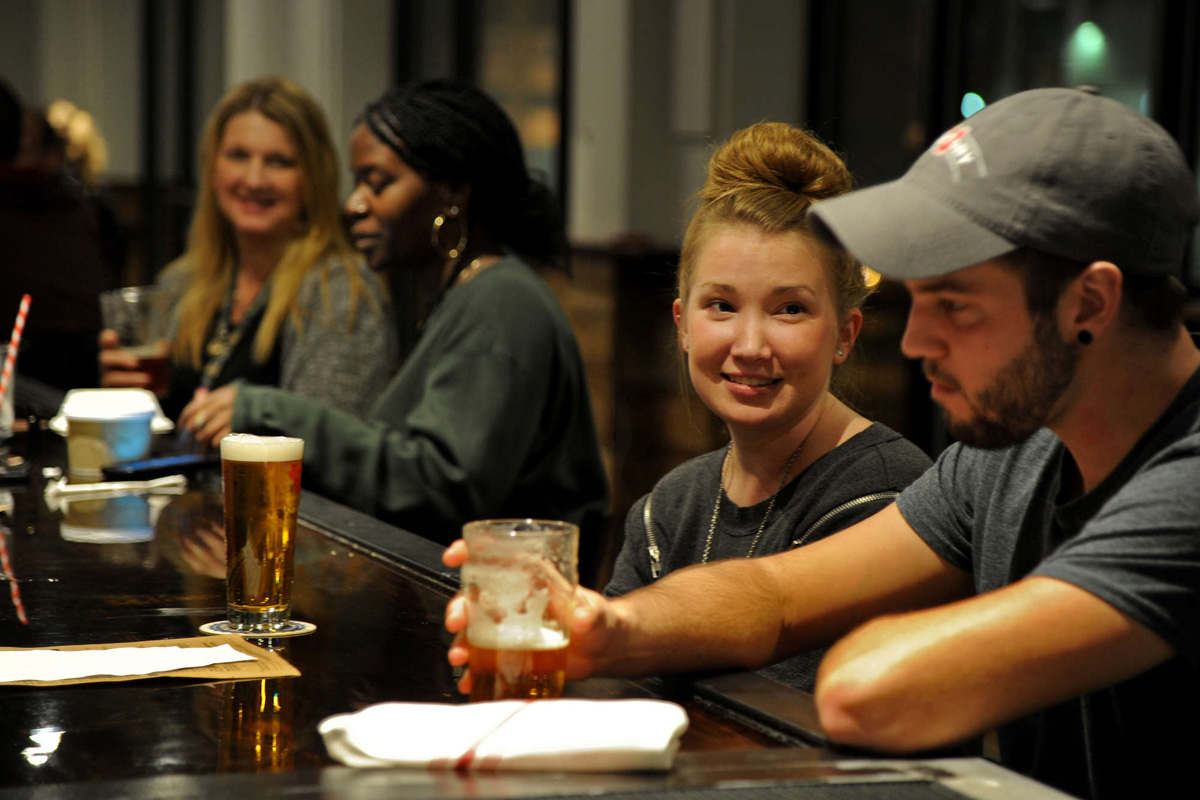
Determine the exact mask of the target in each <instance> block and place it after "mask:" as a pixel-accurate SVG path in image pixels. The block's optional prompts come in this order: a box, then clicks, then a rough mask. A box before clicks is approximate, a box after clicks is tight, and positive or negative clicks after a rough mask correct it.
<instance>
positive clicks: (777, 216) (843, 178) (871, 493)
mask: <svg viewBox="0 0 1200 800" xmlns="http://www.w3.org/2000/svg"><path fill="white" fill-rule="evenodd" d="M849 188H850V174H849V172H848V171H847V170H846V167H845V165H844V164H843V163H842V162H841V160H840V159H839V158H838V157H837V156H836V155H835V154H834V153H833V152H832V151H831V150H830V149H829V148H827V147H826V146H825V145H824V144H822V143H821V142H819V141H817V139H815V138H814V137H813V136H811V135H810V134H808V133H805V132H804V131H801V130H799V129H797V128H793V127H792V126H790V125H785V124H783V123H760V124H758V125H754V126H752V127H749V128H746V129H744V130H741V131H738V132H737V133H735V134H734V135H733V137H732V138H731V139H730V140H729V141H728V142H727V143H726V144H725V145H723V146H722V147H721V148H720V149H719V150H717V152H716V153H715V154H714V155H713V157H712V160H711V161H710V162H709V167H708V180H707V182H706V183H705V185H704V189H703V190H702V191H701V193H700V206H699V209H698V210H697V211H696V213H695V215H694V216H693V217H692V221H691V223H690V224H689V225H688V229H687V233H686V235H685V237H684V241H683V250H682V252H681V257H680V263H679V276H678V290H679V297H678V299H677V300H675V303H674V309H673V310H674V317H675V325H676V327H677V328H678V334H679V346H680V349H681V350H682V352H683V357H684V360H685V361H686V362H687V371H688V375H689V377H690V378H691V382H692V386H693V387H694V388H695V390H696V393H697V394H698V395H699V396H700V399H701V400H702V401H703V402H704V404H705V405H706V406H708V408H709V409H710V410H711V411H712V412H713V413H714V414H716V415H717V416H718V417H720V418H721V419H722V420H723V421H724V422H725V424H726V426H727V427H728V429H729V435H730V442H729V445H728V446H727V447H722V448H720V449H719V450H716V451H714V452H712V453H708V454H706V455H702V456H699V457H697V458H694V459H692V460H691V461H688V462H686V463H684V464H682V465H681V466H679V467H677V468H675V469H674V470H672V471H671V472H670V473H668V474H667V475H666V476H665V477H664V478H662V479H661V480H660V481H659V482H658V484H657V485H656V486H655V487H654V490H653V491H652V492H651V493H650V494H649V495H647V496H646V497H643V498H642V499H641V500H639V501H638V502H636V503H634V505H633V507H632V508H631V509H630V511H629V516H628V517H627V519H626V523H625V543H624V546H623V547H622V549H621V552H620V554H619V555H618V557H617V563H616V567H615V569H614V572H613V577H612V580H611V581H610V582H609V584H608V586H607V587H606V588H605V594H607V595H609V596H616V595H621V594H625V593H626V592H630V591H632V590H634V589H636V588H638V587H640V586H644V585H646V584H648V583H650V582H651V581H653V580H655V579H656V578H658V577H659V576H661V575H664V574H666V573H667V572H671V571H673V570H676V569H680V568H682V567H685V566H688V565H690V564H698V563H703V562H707V561H716V560H718V559H723V558H749V557H751V556H762V555H767V554H770V553H777V552H780V551H782V550H787V549H789V548H791V547H798V546H801V545H806V544H810V543H811V542H813V541H816V540H818V539H821V538H824V537H825V536H828V535H830V534H832V533H834V532H835V531H839V530H842V529H844V528H846V527H849V526H850V525H852V524H853V523H855V522H858V521H860V520H863V519H866V518H867V517H869V516H870V515H872V514H874V513H875V512H876V511H878V510H880V509H881V508H883V507H884V506H885V505H887V504H889V503H891V502H892V500H893V499H894V498H895V497H896V495H897V493H898V492H899V490H900V489H903V488H904V487H905V486H907V485H908V484H909V483H911V482H912V481H913V480H914V479H916V478H917V476H919V475H920V474H921V473H922V472H924V471H925V469H926V467H928V466H929V464H930V461H929V458H928V457H927V456H926V455H925V454H924V453H922V452H921V451H920V450H919V449H918V448H917V447H916V446H915V445H913V444H912V443H911V442H909V441H908V440H906V439H904V438H903V437H901V436H900V435H899V434H898V433H896V432H895V431H892V430H891V429H889V428H887V427H886V426H884V425H882V424H880V423H878V422H876V423H872V422H871V421H870V420H868V419H866V418H864V417H863V416H862V415H860V414H858V413H857V412H856V411H854V410H853V409H852V408H850V407H849V406H848V405H847V404H846V403H844V402H842V401H841V400H839V399H838V397H837V396H836V395H835V394H834V393H833V391H831V389H830V385H831V378H832V376H833V372H834V370H835V369H836V368H837V367H838V366H839V365H841V364H843V363H844V362H845V361H846V359H847V358H849V356H850V351H851V348H853V346H854V341H855V339H856V338H857V336H858V332H859V329H860V327H861V325H862V311H861V310H860V308H859V306H860V305H861V304H862V302H863V300H865V299H866V296H867V294H868V291H869V290H868V288H867V287H866V285H865V281H864V274H863V273H864V270H863V268H862V267H861V266H860V265H859V264H858V263H856V262H855V261H854V260H853V259H851V257H850V256H849V255H847V254H846V253H842V252H834V251H831V250H829V249H828V248H826V247H825V246H824V245H822V244H820V243H819V242H818V241H817V240H816V239H814V238H813V237H812V235H811V234H810V233H809V230H808V221H807V212H808V208H809V206H810V205H811V204H812V203H813V202H815V201H817V200H820V199H824V198H826V197H832V196H834V195H838V194H842V193H844V192H846V191H848V190H849ZM818 662H819V654H816V653H806V654H802V655H800V656H797V657H796V658H793V659H790V660H788V661H785V662H783V663H781V664H776V665H773V666H771V667H768V668H766V669H765V670H763V672H764V673H765V674H767V675H769V676H771V677H774V678H776V679H778V680H781V681H784V682H787V683H792V684H794V685H797V686H800V687H801V688H804V689H807V690H811V689H812V683H813V680H814V678H815V676H816V666H817V663H818Z"/></svg>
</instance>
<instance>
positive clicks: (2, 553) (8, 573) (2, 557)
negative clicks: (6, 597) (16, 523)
mask: <svg viewBox="0 0 1200 800" xmlns="http://www.w3.org/2000/svg"><path fill="white" fill-rule="evenodd" d="M9 532H10V531H8V530H7V529H6V528H0V574H3V575H4V579H5V580H6V581H8V593H9V594H10V595H12V604H13V608H14V609H16V611H17V619H18V620H20V622H21V624H22V625H28V624H29V617H28V616H26V615H25V604H24V603H22V602H21V587H20V585H19V584H18V583H17V576H16V575H14V574H13V570H12V562H11V561H9V558H8V545H6V544H5V543H4V537H5V535H6V534H8V533H9Z"/></svg>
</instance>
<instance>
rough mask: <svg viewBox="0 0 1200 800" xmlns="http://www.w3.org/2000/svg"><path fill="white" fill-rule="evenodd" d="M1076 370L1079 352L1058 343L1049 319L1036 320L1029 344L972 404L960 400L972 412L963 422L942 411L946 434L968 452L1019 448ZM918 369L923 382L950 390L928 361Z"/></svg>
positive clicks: (1042, 422) (1044, 421)
mask: <svg viewBox="0 0 1200 800" xmlns="http://www.w3.org/2000/svg"><path fill="white" fill-rule="evenodd" d="M1078 364H1079V347H1078V346H1076V345H1074V344H1072V343H1068V342H1064V341H1063V340H1062V339H1061V338H1059V335H1058V330H1057V326H1056V325H1055V324H1054V320H1053V319H1052V318H1049V317H1046V318H1038V319H1037V321H1036V322H1035V324H1034V329H1033V342H1032V343H1031V344H1030V345H1029V346H1028V347H1026V348H1025V350H1023V351H1022V352H1021V353H1019V354H1017V356H1016V357H1014V358H1013V359H1012V360H1011V361H1009V362H1008V363H1007V364H1006V365H1004V366H1003V367H1002V368H1001V369H1000V371H999V372H998V373H997V374H996V377H995V379H994V380H992V382H991V383H990V384H989V385H988V386H987V387H985V388H984V389H983V391H981V392H980V393H979V394H978V396H977V397H976V398H975V399H974V400H972V399H971V398H966V395H965V394H964V395H963V396H964V398H966V400H967V403H968V404H969V405H970V406H971V410H972V412H973V413H972V415H971V416H970V417H969V418H967V419H954V418H953V417H951V416H950V412H949V411H946V410H945V409H943V414H944V419H945V422H946V428H947V430H948V431H949V432H950V435H951V436H953V437H954V438H955V439H957V440H958V441H960V442H962V443H963V444H967V445H970V446H972V447H984V448H998V447H1008V446H1009V445H1013V444H1016V443H1018V442H1022V441H1024V440H1025V439H1028V438H1029V437H1030V436H1032V435H1033V434H1034V432H1035V431H1037V430H1038V429H1039V428H1042V427H1044V426H1045V425H1046V424H1047V423H1048V422H1049V421H1050V415H1051V413H1052V412H1053V409H1054V406H1055V404H1056V403H1057V402H1058V400H1059V398H1060V397H1062V394H1063V392H1064V391H1065V390H1066V388H1067V386H1069V385H1070V383H1071V381H1072V380H1073V379H1074V378H1075V369H1076V367H1077V366H1078ZM924 367H925V374H926V375H927V376H928V377H930V378H933V377H938V378H939V380H941V381H942V382H944V383H951V384H952V385H953V382H952V381H947V380H946V378H945V377H943V376H940V375H938V373H937V371H936V368H934V367H933V366H931V365H930V363H929V362H928V361H927V362H925V365H924ZM960 391H961V390H960Z"/></svg>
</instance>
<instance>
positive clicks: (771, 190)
mask: <svg viewBox="0 0 1200 800" xmlns="http://www.w3.org/2000/svg"><path fill="white" fill-rule="evenodd" d="M851 184H852V180H851V177H850V171H849V170H847V169H846V165H845V164H844V163H842V160H841V159H840V158H838V156H837V155H836V154H835V153H834V152H833V151H832V150H830V149H829V148H828V147H827V146H826V145H825V144H823V143H822V142H820V141H819V140H818V139H817V138H816V137H815V136H813V135H812V134H810V133H807V132H805V131H802V130H800V129H799V128H794V127H792V126H791V125H787V124H785V123H782V122H760V123H758V124H756V125H751V126H750V127H749V128H743V129H742V130H740V131H738V132H737V133H735V134H733V136H732V137H730V139H729V141H728V142H726V143H725V144H723V145H721V147H720V148H718V149H717V151H716V152H715V153H714V154H713V156H712V158H711V159H710V160H709V162H708V179H707V180H706V181H705V183H704V188H703V189H701V190H700V193H699V194H698V195H697V199H698V201H699V208H697V210H696V213H695V214H694V215H693V216H692V220H691V222H690V223H689V224H688V227H687V233H686V234H684V238H683V249H682V251H681V252H680V258H679V272H678V292H679V298H680V300H681V301H683V303H684V304H685V305H686V304H687V298H688V292H689V291H690V289H691V282H692V272H693V270H694V267H695V262H696V258H697V257H698V255H699V253H700V250H701V249H702V248H703V247H704V245H705V244H706V243H707V242H708V240H709V239H710V238H711V237H712V235H713V233H714V232H715V231H716V230H718V229H720V228H722V227H725V226H729V225H737V224H743V225H751V226H753V227H755V228H758V229H759V230H761V231H763V232H764V233H768V234H783V233H796V234H801V235H805V236H809V235H811V234H810V229H809V224H808V209H809V208H810V207H811V206H812V204H813V203H814V202H815V201H817V200H823V199H825V198H828V197H835V196H837V195H839V194H844V193H846V192H847V191H849V190H850V188H851ZM821 249H822V250H823V251H824V252H826V253H828V257H827V258H826V259H825V264H826V269H827V270H828V274H829V277H830V285H831V286H832V287H833V294H834V302H835V304H836V306H837V309H838V318H839V319H845V318H846V315H847V314H849V313H850V312H851V311H853V310H854V309H856V308H858V307H859V306H861V305H862V303H863V301H864V300H865V299H866V298H867V295H868V294H870V290H869V289H868V288H867V286H866V283H865V280H864V277H863V270H862V267H861V266H860V265H859V264H858V262H857V261H855V260H854V259H853V258H852V257H851V256H850V255H849V254H848V253H845V252H844V251H841V250H832V249H826V248H824V247H822V248H821Z"/></svg>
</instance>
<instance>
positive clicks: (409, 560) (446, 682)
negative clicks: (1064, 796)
mask: <svg viewBox="0 0 1200 800" xmlns="http://www.w3.org/2000/svg"><path fill="white" fill-rule="evenodd" d="M13 449H14V452H23V451H24V452H26V453H27V454H28V455H29V456H30V461H31V463H33V464H34V466H35V468H34V469H33V470H32V474H31V476H30V479H29V480H28V482H26V483H20V484H15V485H10V486H3V487H0V508H2V507H4V506H8V507H9V508H8V510H7V511H5V512H4V513H2V514H0V523H2V526H0V535H2V536H3V537H4V544H5V553H4V554H5V555H6V556H7V559H6V560H5V563H4V565H3V567H4V568H3V572H2V573H0V646H5V647H50V646H59V645H67V644H99V643H109V642H131V641H139V640H158V639H172V638H185V637H192V636H196V635H198V628H199V626H200V625H201V624H203V623H206V622H211V621H214V620H218V619H221V618H223V617H224V608H225V600H224V544H223V539H222V531H221V495H220V484H219V475H216V474H211V473H210V474H209V475H207V476H204V475H201V476H198V477H197V478H196V479H195V480H193V481H192V483H191V485H190V486H189V488H188V491H187V492H186V493H184V494H181V495H141V496H136V497H134V496H126V497H123V498H120V499H109V500H107V501H104V500H76V501H72V502H70V503H68V504H67V505H66V506H65V507H61V506H60V507H59V508H57V509H55V508H53V507H52V506H54V505H55V504H54V503H49V504H48V502H47V498H46V497H45V496H44V491H45V486H46V483H47V479H45V478H44V477H43V476H42V474H41V472H40V467H41V466H42V465H44V464H59V465H64V466H65V448H64V445H63V442H62V440H61V439H59V438H58V437H57V436H56V435H55V434H52V433H49V432H46V431H41V432H34V433H29V434H25V435H24V436H22V435H18V437H17V440H16V441H15V442H14V444H13ZM301 520H302V524H301V529H300V533H299V536H298V537H297V548H296V569H295V590H294V596H293V606H292V608H293V611H292V614H293V617H294V618H296V619H300V620H305V621H308V622H312V623H314V624H315V625H316V626H317V630H316V632H314V633H312V634H310V635H306V636H300V637H294V638H289V639H274V640H270V642H269V643H268V642H263V641H262V640H255V641H256V643H259V644H269V645H270V646H271V647H272V648H274V649H278V651H279V652H280V654H281V655H282V656H283V657H284V658H285V659H286V660H287V661H289V662H291V663H292V664H293V665H295V666H296V667H297V668H298V669H299V670H300V672H301V675H300V677H296V678H272V679H266V680H242V681H224V682H206V681H197V680H183V679H177V678H156V679H149V680H138V681H127V682H118V683H93V684H82V685H76V686H57V687H23V686H0V798H16V797H43V796H44V797H232V796H250V795H254V796H281V795H284V794H286V795H287V796H288V797H323V798H342V797H345V798H368V797H371V798H373V797H390V796H399V795H403V796H406V797H407V796H413V797H424V796H429V797H461V796H546V795H572V794H590V793H595V792H598V791H605V792H636V793H639V794H638V796H645V797H651V796H653V795H654V794H656V793H662V792H663V791H668V790H669V791H670V792H671V793H672V796H678V797H687V796H689V794H690V793H693V792H695V791H700V790H701V789H703V790H704V791H709V790H711V789H714V788H715V787H719V786H721V785H725V784H727V783H728V782H729V781H734V782H735V783H736V784H737V785H738V786H741V787H742V788H743V789H744V790H748V789H749V788H750V786H751V785H756V784H748V783H747V781H751V780H753V781H758V782H760V783H761V784H762V786H763V787H766V788H769V787H771V786H776V787H777V786H779V785H780V784H781V783H786V784H788V785H790V786H793V787H795V786H811V787H813V788H814V790H815V789H816V788H820V789H821V790H822V791H825V792H828V791H831V790H835V787H837V786H844V787H848V788H853V787H854V786H863V785H867V786H875V787H876V788H882V784H887V785H888V786H889V787H890V786H899V787H901V789H902V790H904V791H909V792H912V791H918V790H922V791H927V792H928V791H935V790H936V791H940V792H942V793H941V794H937V793H934V794H929V793H925V794H920V793H917V794H912V793H910V794H890V795H887V796H894V797H914V798H916V797H964V796H976V795H975V794H972V793H971V792H970V791H969V789H970V786H971V785H974V783H978V784H979V785H983V784H989V785H990V783H989V782H991V783H994V782H995V781H996V780H997V778H998V777H999V778H1002V779H1003V781H1009V782H1015V784H1014V785H1019V787H1020V788H1021V791H1020V792H1015V793H1013V794H1007V795H1005V794H991V795H987V794H984V795H978V796H981V797H987V796H991V797H1001V796H1012V797H1016V796H1021V797H1035V796H1045V797H1051V796H1055V795H1053V794H1052V793H1045V794H1040V795H1038V794H1037V793H1036V792H1039V791H1040V792H1048V790H1045V789H1044V788H1043V787H1040V786H1038V785H1037V784H1032V783H1030V782H1028V781H1022V780H1021V779H1020V778H1018V777H1016V776H1013V775H1012V774H1011V773H1007V772H1005V771H1003V770H1001V769H1000V768H998V767H996V766H994V765H991V764H990V763H988V762H984V761H982V760H980V759H953V760H943V761H940V762H931V761H929V762H918V761H893V762H886V761H863V760H857V759H849V760H848V757H847V756H845V755H841V756H839V755H838V754H836V753H834V752H832V751H829V750H825V749H821V748H820V746H819V745H820V741H821V740H820V737H819V733H818V732H817V731H816V723H815V718H814V716H813V714H812V708H811V702H810V700H809V698H808V696H807V695H805V694H804V693H801V692H797V691H795V690H791V689H788V688H787V687H782V686H780V685H778V684H775V683H773V682H770V681H767V680H765V679H763V678H760V677H758V676H754V675H746V674H734V675H728V676H720V677H716V678H710V679H708V680H705V681H700V682H697V683H695V684H690V683H685V682H675V681H672V682H664V681H658V680H650V681H640V682H633V681H624V680H608V679H606V680H591V681H584V682H580V683H575V684H569V686H568V694H569V695H571V696H575V697H588V698H612V697H656V696H657V697H665V698H667V699H672V700H675V701H676V702H679V703H680V704H681V705H683V706H684V708H685V709H686V710H687V712H688V716H689V719H690V724H689V729H688V731H687V733H686V734H685V736H684V739H683V743H682V750H681V753H680V756H679V758H678V761H677V766H676V769H675V770H673V771H672V772H671V773H669V774H666V775H650V774H643V775H570V774H539V775H494V776H477V775H460V774H457V773H427V772H418V771H411V770H410V771H405V770H394V769H383V770H351V769H348V768H344V767H340V766H336V765H335V762H333V761H332V760H331V759H330V758H329V757H328V756H327V754H326V752H325V748H324V745H323V743H322V741H321V738H320V736H319V734H318V733H317V724H318V723H319V722H320V721H321V720H322V719H324V718H325V717H327V716H329V715H331V714H337V713H343V712H347V711H354V710H358V709H360V708H363V707H365V706H368V705H371V704H373V703H379V702H385V701H410V702H415V701H420V702H445V703H458V702H462V701H463V698H462V697H461V696H460V695H459V694H458V692H457V691H456V689H455V686H454V676H453V674H452V672H451V669H450V668H449V666H448V665H447V663H446V661H445V651H446V647H447V645H448V643H449V638H448V635H447V634H446V632H445V630H444V629H443V627H442V623H441V619H442V611H443V609H444V606H445V603H446V600H447V598H448V597H449V596H450V595H451V594H452V593H453V592H454V591H455V589H456V587H457V575H456V574H455V573H454V572H452V571H450V570H447V569H445V568H444V567H443V566H441V563H440V553H441V548H440V546H437V545H435V544H433V543H431V542H428V541H426V540H423V539H421V538H420V537H417V536H413V535H411V534H409V533H406V532H404V531H401V530H399V529H397V528H394V527H391V526H388V525H386V524H384V523H381V522H379V521H378V520H375V519H373V518H371V517H368V516H366V515H362V514H359V513H357V512H354V511H351V510H349V509H346V508H344V507H342V506H340V505H338V504H335V503H332V502H330V501H328V500H325V499H323V498H321V497H318V496H315V495H310V494H305V496H304V498H303V500H302V503H301ZM981 776H982V777H981ZM955 780H958V781H959V784H958V790H957V791H956V790H952V789H950V788H949V787H950V786H952V785H954V781H955ZM963 781H966V783H962V782H963ZM1003 781H1002V782H1003ZM972 782H974V783H972ZM705 787H707V788H705ZM922 787H924V788H923V789H922ZM962 791H966V793H965V794H964V793H961V792H962ZM1031 791H1033V792H1034V793H1032V794H1031V793H1030V792H1031ZM644 792H650V794H645V795H643V794H641V793H644ZM947 792H949V793H947ZM697 796H700V795H697ZM704 796H711V795H704ZM739 796H750V795H747V794H746V793H745V792H744V791H743V792H742V793H741V794H740V795H739ZM761 796H763V797H767V796H772V795H761ZM789 796H794V797H807V796H813V797H835V796H836V797H841V796H847V797H849V796H878V795H873V794H866V795H861V794H860V795H850V794H845V795H843V794H812V795H807V794H803V793H797V792H796V791H790V792H789Z"/></svg>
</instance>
